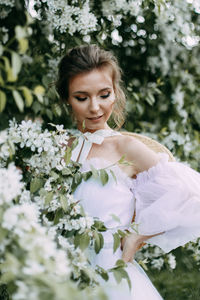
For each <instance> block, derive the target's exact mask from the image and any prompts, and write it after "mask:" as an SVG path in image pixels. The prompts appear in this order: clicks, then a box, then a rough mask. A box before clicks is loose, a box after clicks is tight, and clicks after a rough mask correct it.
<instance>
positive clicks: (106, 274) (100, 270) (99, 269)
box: [96, 266, 109, 281]
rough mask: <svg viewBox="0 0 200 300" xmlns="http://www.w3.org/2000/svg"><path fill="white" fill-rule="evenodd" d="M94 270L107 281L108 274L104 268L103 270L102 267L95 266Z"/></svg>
mask: <svg viewBox="0 0 200 300" xmlns="http://www.w3.org/2000/svg"><path fill="white" fill-rule="evenodd" d="M96 272H97V273H98V274H99V275H100V276H101V277H102V278H103V279H104V280H105V281H108V279H109V276H108V272H107V271H106V270H104V269H103V268H102V267H100V266H97V268H96Z"/></svg>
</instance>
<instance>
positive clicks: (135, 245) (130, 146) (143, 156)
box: [119, 136, 163, 262]
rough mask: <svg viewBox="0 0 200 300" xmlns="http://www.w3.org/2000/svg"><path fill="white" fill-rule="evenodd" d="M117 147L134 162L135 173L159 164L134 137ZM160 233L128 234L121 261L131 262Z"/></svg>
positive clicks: (124, 240) (123, 241) (152, 153)
mask: <svg viewBox="0 0 200 300" xmlns="http://www.w3.org/2000/svg"><path fill="white" fill-rule="evenodd" d="M124 145H126V147H124ZM119 147H120V150H121V151H123V152H124V154H125V156H126V160H128V161H133V162H134V167H135V169H136V170H137V173H140V172H143V171H146V170H148V169H149V168H151V167H153V166H154V165H156V164H157V163H158V162H159V156H158V155H157V154H156V153H155V152H154V151H152V150H151V149H149V148H148V147H147V146H146V145H145V144H143V143H142V142H140V141H138V140H137V139H135V138H134V137H129V136H128V137H127V136H125V137H124V140H123V142H122V141H120V145H119ZM135 169H134V170H135ZM162 233H163V232H161V233H157V234H154V235H139V234H137V233H131V234H129V235H128V236H126V237H125V238H123V239H122V241H121V248H122V249H123V253H122V259H123V260H124V261H125V262H129V261H132V260H133V258H134V255H135V253H136V252H137V251H138V250H139V249H140V248H141V247H142V246H143V245H145V243H144V241H146V240H147V239H149V238H152V237H154V236H157V235H160V234H162Z"/></svg>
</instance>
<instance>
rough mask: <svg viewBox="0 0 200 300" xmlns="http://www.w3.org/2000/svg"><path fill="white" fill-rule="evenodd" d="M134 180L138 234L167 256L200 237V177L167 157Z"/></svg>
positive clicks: (162, 157)
mask: <svg viewBox="0 0 200 300" xmlns="http://www.w3.org/2000/svg"><path fill="white" fill-rule="evenodd" d="M159 155H160V157H161V159H160V161H159V162H158V164H156V165H155V166H153V167H152V168H150V169H149V170H148V171H144V172H141V173H139V174H138V175H137V178H136V179H133V180H132V191H133V193H134V195H135V198H136V206H135V210H136V217H135V222H136V223H137V224H138V231H139V234H142V235H153V234H157V233H161V232H164V233H162V234H160V235H158V236H156V237H153V238H151V239H148V240H147V242H148V243H150V244H153V245H157V246H159V247H160V248H162V249H163V251H165V252H169V251H171V250H172V249H174V248H177V247H178V246H182V245H184V244H186V243H187V242H189V241H191V240H194V239H196V238H198V237H200V174H199V173H198V172H196V171H195V170H193V169H191V168H190V167H188V166H187V165H185V164H183V163H179V162H168V155H166V154H159Z"/></svg>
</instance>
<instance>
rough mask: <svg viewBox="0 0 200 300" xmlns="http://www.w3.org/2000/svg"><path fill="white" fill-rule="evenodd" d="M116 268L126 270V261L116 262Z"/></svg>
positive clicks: (119, 260)
mask: <svg viewBox="0 0 200 300" xmlns="http://www.w3.org/2000/svg"><path fill="white" fill-rule="evenodd" d="M115 266H116V267H117V268H119V267H120V268H125V267H126V263H125V261H124V260H123V259H118V260H117V261H116V263H115Z"/></svg>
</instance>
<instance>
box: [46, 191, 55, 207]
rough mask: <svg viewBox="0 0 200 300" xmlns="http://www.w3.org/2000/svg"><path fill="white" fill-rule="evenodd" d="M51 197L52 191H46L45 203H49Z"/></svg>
mask: <svg viewBox="0 0 200 300" xmlns="http://www.w3.org/2000/svg"><path fill="white" fill-rule="evenodd" d="M52 199H53V192H48V193H47V195H46V197H45V205H49V204H50V202H51V200H52Z"/></svg>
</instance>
